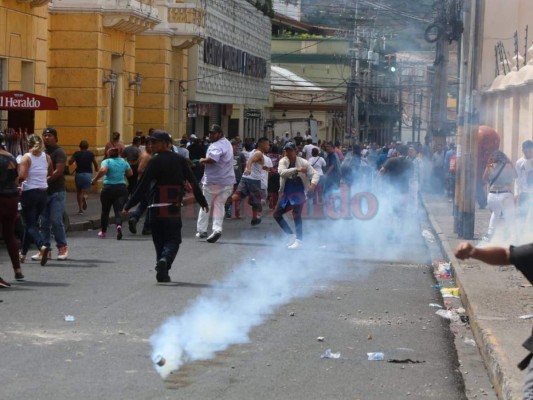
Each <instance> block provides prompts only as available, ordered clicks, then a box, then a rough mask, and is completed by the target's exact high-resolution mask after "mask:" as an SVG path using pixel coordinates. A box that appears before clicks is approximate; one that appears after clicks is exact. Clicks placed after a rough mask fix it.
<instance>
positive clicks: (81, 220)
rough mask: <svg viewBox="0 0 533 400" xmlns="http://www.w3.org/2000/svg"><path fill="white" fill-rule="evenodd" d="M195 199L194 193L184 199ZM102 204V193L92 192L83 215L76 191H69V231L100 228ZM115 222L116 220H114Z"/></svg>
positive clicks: (111, 213)
mask: <svg viewBox="0 0 533 400" xmlns="http://www.w3.org/2000/svg"><path fill="white" fill-rule="evenodd" d="M194 202H195V199H194V197H193V195H192V194H190V193H187V194H186V195H185V198H184V199H183V203H184V204H192V203H194ZM101 210H102V205H101V203H100V193H90V194H89V198H88V199H87V210H85V211H84V212H83V215H78V203H77V201H76V192H67V198H66V201H65V211H66V212H67V214H68V216H69V219H70V227H69V232H75V231H87V230H93V229H100V212H101ZM109 215H110V221H111V222H113V221H114V219H113V218H114V213H113V210H111V212H110V214H109ZM113 223H114V222H113Z"/></svg>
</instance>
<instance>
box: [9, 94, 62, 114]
mask: <svg viewBox="0 0 533 400" xmlns="http://www.w3.org/2000/svg"><path fill="white" fill-rule="evenodd" d="M0 110H10V111H13V110H57V101H56V99H52V98H51V97H45V96H39V95H37V94H33V93H28V92H23V91H21V90H10V91H5V92H0Z"/></svg>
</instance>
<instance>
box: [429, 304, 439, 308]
mask: <svg viewBox="0 0 533 400" xmlns="http://www.w3.org/2000/svg"><path fill="white" fill-rule="evenodd" d="M429 306H430V307H437V308H442V306H441V305H440V304H436V303H429Z"/></svg>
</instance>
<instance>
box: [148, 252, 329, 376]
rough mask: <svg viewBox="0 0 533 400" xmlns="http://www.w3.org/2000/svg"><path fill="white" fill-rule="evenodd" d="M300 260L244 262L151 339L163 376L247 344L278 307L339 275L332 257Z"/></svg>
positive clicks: (291, 256)
mask: <svg viewBox="0 0 533 400" xmlns="http://www.w3.org/2000/svg"><path fill="white" fill-rule="evenodd" d="M300 256H301V253H298V255H295V253H294V252H290V251H282V252H280V253H279V257H269V259H268V260H266V259H265V260H259V261H257V263H253V264H252V263H248V264H244V265H242V266H241V267H239V268H237V269H236V270H235V271H233V272H232V273H231V274H230V275H229V276H228V277H227V278H226V279H224V280H223V281H222V282H220V283H218V284H215V288H214V289H213V290H212V291H210V292H205V293H204V294H203V295H201V296H200V297H199V298H197V299H196V300H194V302H193V303H191V304H190V305H189V307H188V308H187V309H186V310H185V311H184V313H183V315H181V316H180V317H172V318H169V319H168V320H167V321H166V322H165V323H164V324H163V325H162V326H161V327H160V328H159V329H158V330H157V331H156V332H155V333H154V334H153V335H152V337H151V338H150V341H151V343H152V348H153V351H152V359H153V360H155V359H156V358H157V356H162V357H164V359H165V360H166V363H165V365H164V366H157V365H156V366H155V368H156V370H157V371H158V372H159V374H160V375H161V377H163V378H165V377H166V376H168V374H169V373H170V372H171V371H173V370H176V369H179V368H180V367H181V366H182V365H183V364H184V363H185V362H189V361H197V360H205V359H211V358H213V357H214V356H215V353H216V352H218V351H222V350H225V349H226V348H228V347H229V346H230V345H232V344H242V343H246V342H248V340H249V332H250V330H251V328H253V327H254V326H257V325H259V324H261V323H262V322H263V320H264V319H265V317H266V316H267V315H268V314H270V313H271V312H272V311H273V310H274V309H275V308H276V307H278V306H280V305H282V304H285V303H287V302H289V301H290V300H292V299H294V298H297V297H301V296H305V295H308V294H309V293H310V292H311V291H312V290H314V289H315V288H314V287H313V285H316V284H317V283H318V282H319V281H323V280H329V279H332V278H333V277H334V276H335V275H336V274H337V272H338V271H339V268H337V267H335V265H334V264H335V263H331V261H332V260H331V258H329V260H327V259H326V258H325V257H323V256H322V257H316V254H315V258H314V262H313V263H308V262H303V261H301V260H298V258H299V257H300ZM327 261H329V263H328V262H327ZM330 263H331V264H333V265H331V264H330Z"/></svg>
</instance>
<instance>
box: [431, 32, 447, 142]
mask: <svg viewBox="0 0 533 400" xmlns="http://www.w3.org/2000/svg"><path fill="white" fill-rule="evenodd" d="M436 47H437V49H436V56H435V63H434V75H433V93H432V96H431V119H430V123H429V135H430V139H431V141H432V142H433V144H436V143H440V144H442V145H443V146H444V145H445V144H446V131H447V130H446V129H445V127H444V124H445V122H446V121H447V120H448V62H449V59H450V45H449V43H448V38H447V36H446V35H445V34H442V35H440V37H439V39H438V40H437V46H436Z"/></svg>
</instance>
